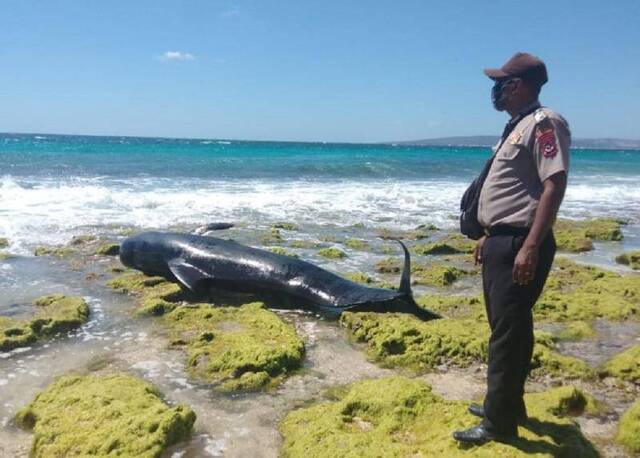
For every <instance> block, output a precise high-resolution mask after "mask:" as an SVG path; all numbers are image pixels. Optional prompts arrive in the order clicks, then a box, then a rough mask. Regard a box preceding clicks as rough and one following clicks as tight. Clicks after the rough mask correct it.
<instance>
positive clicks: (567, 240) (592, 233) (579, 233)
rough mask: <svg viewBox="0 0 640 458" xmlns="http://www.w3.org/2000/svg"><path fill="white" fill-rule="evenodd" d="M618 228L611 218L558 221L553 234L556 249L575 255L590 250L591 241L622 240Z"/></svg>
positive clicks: (618, 225)
mask: <svg viewBox="0 0 640 458" xmlns="http://www.w3.org/2000/svg"><path fill="white" fill-rule="evenodd" d="M620 226H621V223H620V221H618V220H615V219H611V218H596V219H587V220H567V219H559V220H558V221H556V223H555V225H554V234H555V238H556V243H557V245H558V249H560V250H563V251H570V252H574V253H577V252H581V251H590V250H592V249H593V240H599V241H619V240H622V238H623V236H622V231H621V229H620Z"/></svg>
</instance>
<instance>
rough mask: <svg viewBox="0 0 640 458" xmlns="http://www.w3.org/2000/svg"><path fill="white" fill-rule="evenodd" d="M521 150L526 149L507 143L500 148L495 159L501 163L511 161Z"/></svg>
mask: <svg viewBox="0 0 640 458" xmlns="http://www.w3.org/2000/svg"><path fill="white" fill-rule="evenodd" d="M523 149H526V147H525V146H524V145H522V144H520V143H515V144H511V143H508V144H506V145H504V146H503V147H502V148H500V151H499V152H498V154H497V155H496V159H499V160H501V161H513V160H514V159H516V158H517V157H518V155H519V154H520V151H522V150H523Z"/></svg>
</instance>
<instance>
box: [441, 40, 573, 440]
mask: <svg viewBox="0 0 640 458" xmlns="http://www.w3.org/2000/svg"><path fill="white" fill-rule="evenodd" d="M484 73H485V74H486V75H487V76H488V77H489V78H491V79H492V80H493V81H494V82H495V85H494V87H493V90H492V93H491V95H492V102H493V105H494V107H495V109H496V110H498V111H506V112H507V113H509V115H510V116H511V119H510V121H509V122H508V123H507V126H506V127H505V130H504V133H503V135H502V138H501V140H500V142H499V143H498V145H497V146H496V148H495V149H494V151H495V156H494V159H493V162H492V163H491V166H490V168H489V173H488V175H487V177H486V180H485V182H484V184H483V186H482V189H481V192H480V198H479V202H478V221H479V222H480V224H481V225H482V226H483V227H484V229H485V234H486V235H485V236H484V237H482V238H481V239H480V240H479V241H478V244H477V246H476V249H475V252H474V257H475V261H476V263H477V264H478V263H481V264H482V284H483V290H484V300H485V304H486V310H487V318H488V321H489V326H490V328H491V338H490V340H489V360H488V369H487V394H486V396H485V400H484V405H483V406H479V405H474V404H472V405H471V406H470V407H469V411H470V413H472V414H474V415H476V416H478V417H481V418H482V422H481V423H480V424H479V425H478V426H475V427H473V428H470V429H467V430H464V431H457V432H455V433H454V435H453V436H454V438H455V439H457V440H458V441H461V442H471V443H476V444H478V443H484V442H486V441H489V440H509V439H510V438H513V437H517V434H518V428H517V425H518V423H523V422H525V421H526V419H527V413H526V408H525V405H524V400H523V394H524V384H525V380H526V378H527V375H528V373H529V364H530V362H531V356H532V353H533V318H532V312H531V309H532V307H533V305H534V304H535V302H536V300H537V299H538V297H539V296H540V293H541V292H542V288H543V286H544V283H545V281H546V279H547V275H548V274H549V270H550V268H551V263H552V262H553V257H554V255H555V251H556V244H555V240H554V238H553V232H552V226H553V223H554V220H555V217H556V214H557V212H558V208H559V207H560V203H561V202H562V198H563V196H564V192H565V188H566V184H567V173H568V169H569V145H570V143H571V133H570V132H569V128H568V125H567V122H566V121H565V120H564V119H563V118H562V117H561V116H560V115H558V114H557V113H556V112H554V111H552V110H550V109H548V108H545V107H541V106H540V103H539V102H538V95H539V93H540V89H541V87H542V85H544V84H545V83H546V82H547V70H546V66H545V64H544V62H542V61H541V60H540V59H538V58H537V57H535V56H532V55H531V54H526V53H517V54H515V55H514V56H513V57H512V58H511V59H509V61H507V63H506V64H504V65H503V66H502V68H499V69H486V70H485V71H484Z"/></svg>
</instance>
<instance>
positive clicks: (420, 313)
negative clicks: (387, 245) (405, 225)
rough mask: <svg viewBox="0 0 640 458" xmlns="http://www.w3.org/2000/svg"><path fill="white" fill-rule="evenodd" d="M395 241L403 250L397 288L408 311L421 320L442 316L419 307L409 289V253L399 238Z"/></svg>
mask: <svg viewBox="0 0 640 458" xmlns="http://www.w3.org/2000/svg"><path fill="white" fill-rule="evenodd" d="M397 242H398V243H399V244H400V246H401V247H402V251H404V266H403V267H402V276H401V277H400V287H399V288H398V290H399V291H400V292H401V293H403V294H404V295H405V298H404V301H405V302H406V303H407V307H408V308H409V310H407V312H408V313H411V314H413V315H415V316H417V317H418V318H420V319H421V320H423V321H428V320H433V319H435V318H442V317H441V316H440V315H438V314H437V313H434V312H432V311H430V310H427V309H425V308H422V307H420V306H419V305H418V304H417V303H416V301H415V299H414V298H413V292H412V291H411V255H410V254H409V250H408V249H407V247H406V245H405V244H404V243H402V242H401V241H400V240H397Z"/></svg>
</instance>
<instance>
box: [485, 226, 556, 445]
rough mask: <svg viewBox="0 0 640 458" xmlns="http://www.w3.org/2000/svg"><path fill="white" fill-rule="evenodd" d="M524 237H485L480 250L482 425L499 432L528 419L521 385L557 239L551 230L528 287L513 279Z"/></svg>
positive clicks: (509, 430)
mask: <svg viewBox="0 0 640 458" xmlns="http://www.w3.org/2000/svg"><path fill="white" fill-rule="evenodd" d="M524 238H525V237H524V236H522V235H521V236H513V235H495V236H491V237H488V238H487V239H486V240H485V242H484V246H483V249H482V285H483V290H484V300H485V304H486V308H487V317H488V319H489V326H490V327H491V338H490V339H489V361H488V368H487V395H486V397H485V400H484V412H485V419H484V421H483V424H484V426H485V427H486V428H487V429H488V430H490V431H492V432H494V433H497V434H507V435H511V434H515V433H516V432H517V420H518V418H519V417H521V416H525V417H526V409H525V405H524V400H523V395H524V383H525V380H526V378H527V375H528V374H529V365H530V363H531V356H532V354H533V317H532V312H531V309H532V308H533V305H534V304H535V302H536V300H538V297H540V293H541V292H542V288H543V287H544V283H545V281H546V280H547V276H548V275H549V270H550V269H551V264H552V262H553V257H554V255H555V252H556V243H555V239H554V238H553V233H551V232H550V233H549V235H548V236H547V237H546V238H545V240H544V241H543V243H542V244H541V246H540V249H539V257H538V265H537V268H536V273H535V276H534V278H533V281H531V282H530V283H529V284H528V285H526V286H521V285H518V284H516V283H514V281H513V264H514V261H515V257H516V255H517V254H518V251H519V250H520V248H521V247H522V244H523V242H524Z"/></svg>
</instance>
